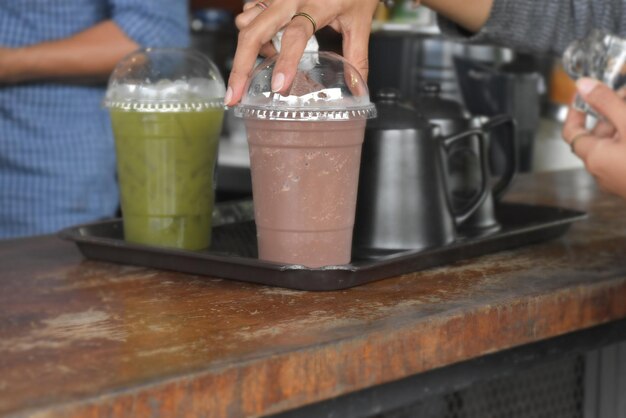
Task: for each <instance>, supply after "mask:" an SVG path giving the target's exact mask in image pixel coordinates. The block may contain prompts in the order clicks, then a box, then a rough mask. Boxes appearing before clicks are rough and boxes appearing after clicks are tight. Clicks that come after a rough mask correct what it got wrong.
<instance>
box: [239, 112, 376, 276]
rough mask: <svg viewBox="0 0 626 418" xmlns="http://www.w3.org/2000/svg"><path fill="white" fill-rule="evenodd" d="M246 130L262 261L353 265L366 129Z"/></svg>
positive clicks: (284, 124) (257, 123)
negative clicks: (352, 258) (354, 231)
mask: <svg viewBox="0 0 626 418" xmlns="http://www.w3.org/2000/svg"><path fill="white" fill-rule="evenodd" d="M245 122H246V129H247V132H248V143H249V146H250V166H251V171H252V191H253V197H254V209H255V220H256V226H257V239H258V245H259V258H260V259H263V260H268V261H274V262H278V263H288V264H302V265H304V266H307V267H321V266H327V265H339V264H347V263H349V262H350V258H351V247H352V228H353V226H354V212H355V208H356V193H357V185H358V179H359V165H360V160H361V145H362V143H363V135H364V131H365V123H366V121H365V120H350V121H329V122H305V121H268V120H258V119H246V121H245Z"/></svg>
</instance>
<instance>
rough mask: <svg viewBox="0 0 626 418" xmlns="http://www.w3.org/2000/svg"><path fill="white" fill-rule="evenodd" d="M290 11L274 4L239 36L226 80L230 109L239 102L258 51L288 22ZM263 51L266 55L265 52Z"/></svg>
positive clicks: (288, 6) (286, 4)
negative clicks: (231, 67) (231, 66)
mask: <svg viewBox="0 0 626 418" xmlns="http://www.w3.org/2000/svg"><path fill="white" fill-rule="evenodd" d="M290 7H291V4H290V2H287V3H284V2H281V3H278V2H276V3H274V4H272V6H271V9H267V10H265V11H264V12H263V13H260V14H258V15H257V16H256V18H255V19H253V20H252V21H251V23H250V24H249V25H248V26H246V27H244V28H243V29H241V31H240V32H239V38H238V41H237V50H236V51H235V58H234V61H233V69H232V70H231V72H230V77H229V79H228V90H227V95H226V97H225V102H226V105H229V106H232V105H233V104H235V103H237V102H239V100H240V99H241V96H242V95H243V89H244V87H245V85H246V81H247V80H248V76H249V75H250V73H251V71H252V68H253V67H254V63H255V62H256V58H257V56H258V54H259V52H260V51H261V48H262V47H263V46H264V45H266V44H267V43H269V42H270V41H271V39H272V37H273V36H274V35H275V34H276V33H277V32H278V31H279V30H280V29H281V28H282V27H283V26H285V25H286V24H287V23H288V22H289V20H290V19H291V16H292V14H291V13H290ZM249 10H251V9H249ZM270 11H271V12H270ZM246 13H248V12H246ZM265 51H266V52H267V49H266V50H265ZM228 93H230V94H228ZM226 99H228V100H226Z"/></svg>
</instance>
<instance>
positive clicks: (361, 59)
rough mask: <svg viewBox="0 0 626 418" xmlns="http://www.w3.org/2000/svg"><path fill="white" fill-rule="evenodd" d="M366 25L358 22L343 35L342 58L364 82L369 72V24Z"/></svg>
mask: <svg viewBox="0 0 626 418" xmlns="http://www.w3.org/2000/svg"><path fill="white" fill-rule="evenodd" d="M367 23H368V22H359V23H358V25H355V26H354V27H351V28H350V30H348V31H346V32H345V33H344V35H343V53H344V58H345V59H347V60H348V62H349V63H350V64H352V65H353V66H354V67H355V68H356V69H357V70H358V71H359V73H360V74H361V77H363V79H364V80H366V81H367V76H368V72H369V61H368V43H369V37H370V24H371V22H370V23H369V24H367Z"/></svg>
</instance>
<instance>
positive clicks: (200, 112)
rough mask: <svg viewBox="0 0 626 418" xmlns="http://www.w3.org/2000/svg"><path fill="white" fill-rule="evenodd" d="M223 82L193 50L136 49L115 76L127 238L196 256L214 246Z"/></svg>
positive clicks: (112, 100) (113, 104)
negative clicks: (213, 226) (215, 175)
mask: <svg viewBox="0 0 626 418" xmlns="http://www.w3.org/2000/svg"><path fill="white" fill-rule="evenodd" d="M224 93H225V87H224V81H223V80H222V76H221V75H220V73H219V70H218V69H217V67H216V66H215V64H213V62H211V60H210V59H208V58H207V57H206V56H204V55H202V54H201V53H199V52H198V51H194V50H191V49H177V48H147V49H138V50H137V51H135V52H133V53H131V54H129V55H128V56H126V57H125V58H123V59H122V60H121V61H120V62H119V63H118V64H117V65H116V67H115V69H114V70H113V73H112V74H111V77H110V78H109V85H108V88H107V93H106V96H105V100H104V105H105V106H106V107H108V108H109V111H110V114H111V124H112V127H113V136H114V137H115V149H116V155H117V174H118V180H119V186H120V194H121V203H122V218H123V221H124V238H125V239H126V240H127V241H130V242H135V243H139V244H146V245H156V246H162V247H174V248H181V249H185V250H201V249H203V248H207V247H208V246H209V245H210V244H211V226H212V225H211V219H212V215H213V201H214V196H215V179H214V174H215V164H216V162H217V147H218V142H219V136H220V132H221V130H222V118H223V116H224Z"/></svg>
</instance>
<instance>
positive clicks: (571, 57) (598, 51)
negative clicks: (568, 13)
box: [563, 29, 626, 118]
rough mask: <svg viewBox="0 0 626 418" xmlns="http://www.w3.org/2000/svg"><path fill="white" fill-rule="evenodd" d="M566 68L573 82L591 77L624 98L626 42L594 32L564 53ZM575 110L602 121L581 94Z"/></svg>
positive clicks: (610, 35)
mask: <svg viewBox="0 0 626 418" xmlns="http://www.w3.org/2000/svg"><path fill="white" fill-rule="evenodd" d="M563 68H564V69H565V70H566V71H567V73H568V74H569V75H570V77H572V78H573V79H574V80H576V79H578V78H580V77H591V78H594V79H596V80H598V81H601V82H602V83H604V84H606V85H607V86H609V87H610V88H611V89H613V90H614V91H616V92H618V94H620V95H621V96H624V94H625V93H624V88H625V87H626V39H624V38H620V37H618V36H616V35H612V34H609V33H607V32H604V31H602V30H597V29H595V30H592V31H591V32H590V33H589V35H588V36H587V37H586V38H584V39H578V40H576V41H574V42H572V43H571V44H570V45H569V46H568V47H567V49H566V50H565V52H564V53H563ZM573 106H574V108H575V109H577V110H580V111H582V112H586V113H587V114H589V115H591V116H594V117H596V118H599V117H600V116H599V115H598V114H597V112H596V111H595V110H594V109H593V108H592V107H591V106H590V105H589V104H588V103H587V102H585V101H584V100H583V99H582V97H580V95H578V94H577V95H576V97H575V99H574V104H573Z"/></svg>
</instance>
